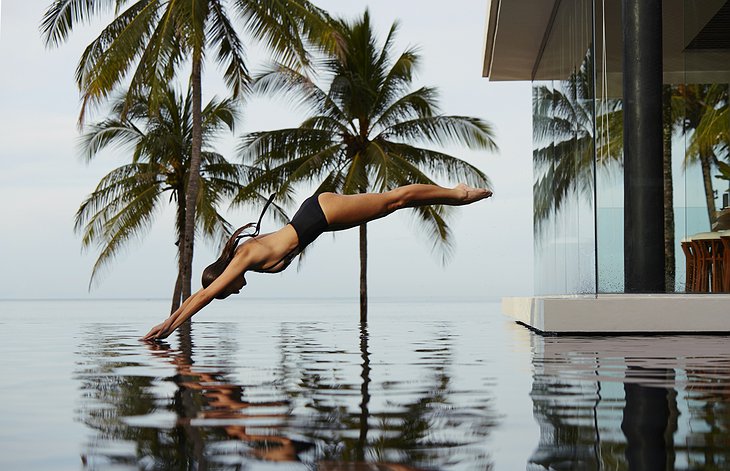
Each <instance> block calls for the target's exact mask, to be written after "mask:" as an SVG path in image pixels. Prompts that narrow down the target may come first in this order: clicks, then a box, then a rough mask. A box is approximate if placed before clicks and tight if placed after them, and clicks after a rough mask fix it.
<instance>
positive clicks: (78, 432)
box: [0, 299, 730, 470]
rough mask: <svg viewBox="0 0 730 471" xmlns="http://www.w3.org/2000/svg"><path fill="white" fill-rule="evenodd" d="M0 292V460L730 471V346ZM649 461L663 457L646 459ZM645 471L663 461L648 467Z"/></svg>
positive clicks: (321, 312)
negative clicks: (162, 325)
mask: <svg viewBox="0 0 730 471" xmlns="http://www.w3.org/2000/svg"><path fill="white" fill-rule="evenodd" d="M166 309H167V306H166V303H165V302H163V301H2V302H0V353H2V354H3V358H4V361H3V362H2V363H1V364H0V373H1V374H2V377H3V378H4V380H3V381H2V383H1V384H0V399H1V400H0V469H3V470H5V469H49V470H57V469H216V470H217V469H220V470H228V469H354V470H359V469H363V470H365V469H368V470H369V469H381V470H388V469H392V470H411V469H494V470H517V469H528V470H543V469H580V470H582V469H596V470H601V469H606V470H608V469H709V470H715V469H717V470H721V469H728V468H730V348H728V346H727V345H728V343H727V340H728V339H727V337H721V336H712V337H691V336H675V337H600V338H596V337H547V338H545V337H540V336H537V335H535V334H533V333H531V332H530V331H528V330H526V329H524V328H523V327H520V326H518V325H516V324H514V323H512V322H510V321H509V320H508V318H506V317H505V316H503V315H502V314H501V312H500V307H499V303H497V302H489V301H469V302H466V301H454V300H434V301H428V302H424V301H417V300H381V301H377V300H376V301H374V302H371V306H370V318H369V322H368V323H367V324H360V323H359V321H358V313H357V303H356V302H351V301H343V300H337V299H330V300H325V299H317V300H273V299H248V300H236V301H230V302H229V301H227V302H226V303H215V304H214V305H211V306H210V307H209V308H208V309H206V312H204V313H201V314H200V315H199V316H196V319H195V322H194V324H193V325H192V327H191V328H190V329H186V330H183V331H181V332H180V333H179V334H178V333H176V334H173V336H171V337H170V338H169V339H168V341H166V342H160V343H145V342H140V341H139V340H138V338H139V337H140V336H141V335H143V334H144V333H145V332H146V331H147V330H148V329H149V328H150V327H151V326H152V325H153V324H156V323H157V322H159V321H160V320H161V317H164V312H165V311H166ZM647 463H648V464H647ZM647 466H648V467H647Z"/></svg>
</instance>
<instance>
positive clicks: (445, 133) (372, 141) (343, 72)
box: [241, 11, 496, 321]
mask: <svg viewBox="0 0 730 471" xmlns="http://www.w3.org/2000/svg"><path fill="white" fill-rule="evenodd" d="M332 25H333V28H334V29H335V31H336V35H337V37H338V38H339V43H338V48H336V50H335V51H334V52H333V53H331V54H330V55H329V57H327V60H326V62H324V64H325V69H324V72H325V75H326V76H328V77H331V80H330V81H329V84H328V90H327V91H325V90H323V89H321V88H320V87H318V86H317V85H316V84H315V83H313V82H312V81H311V80H310V79H309V78H308V77H307V76H305V75H303V74H301V73H299V72H296V71H294V70H291V69H290V68H287V67H284V66H281V65H279V66H277V67H275V68H274V69H273V70H271V71H269V72H267V73H265V74H264V75H262V76H261V77H260V78H259V79H258V80H257V85H256V87H257V88H258V90H260V91H262V92H265V93H270V94H278V95H280V94H282V93H284V94H292V93H294V94H295V95H296V99H297V100H298V101H299V102H300V103H302V104H303V105H305V106H306V107H307V108H309V109H310V110H312V112H313V115H312V116H311V117H310V118H308V119H307V120H306V121H304V122H303V123H302V125H301V126H299V127H298V128H293V129H280V130H276V131H266V132H258V133H252V134H249V135H248V136H247V137H246V138H245V140H244V143H243V151H244V152H243V156H244V159H245V160H247V161H250V162H253V163H254V165H256V166H257V167H262V168H264V169H266V171H265V172H262V175H261V176H260V178H259V179H255V180H254V183H253V185H252V187H254V188H255V189H257V190H258V189H260V188H261V187H268V188H270V189H271V190H274V191H279V192H280V193H281V194H282V195H285V196H286V195H288V194H289V190H290V187H291V186H292V185H296V184H300V183H302V182H304V183H314V184H315V185H318V188H317V190H316V191H317V192H322V191H335V192H338V193H342V194H357V193H363V192H366V191H375V192H380V191H385V190H391V189H393V188H396V187H399V186H403V185H405V184H408V183H433V181H432V178H433V177H443V178H446V179H448V180H455V181H465V182H467V183H469V184H472V185H476V186H488V184H489V182H488V179H487V177H486V175H484V173H483V172H481V171H480V170H478V169H477V168H475V167H474V166H472V165H470V164H468V163H467V162H465V161H463V160H460V159H458V158H456V157H453V156H451V155H448V154H445V153H443V152H438V151H434V150H431V149H427V148H423V147H417V146H416V145H415V144H416V143H418V144H435V145H437V146H443V145H448V144H458V145H461V146H464V147H467V148H471V149H480V150H481V149H489V150H493V149H495V148H496V145H495V143H494V141H493V133H492V129H491V127H490V126H489V125H488V124H487V123H486V122H484V121H483V120H481V119H478V118H471V117H465V116H445V115H442V114H439V110H438V106H437V93H436V90H435V89H433V88H429V87H423V88H420V89H418V90H415V91H411V90H410V88H411V86H412V81H413V73H414V72H415V69H416V67H417V65H418V63H419V56H418V54H417V53H416V51H415V50H414V49H409V50H407V51H405V52H404V53H402V54H401V55H400V56H397V57H396V56H394V55H393V46H394V39H395V33H396V31H397V24H394V25H393V26H392V27H391V29H390V31H389V33H388V36H387V38H386V40H385V43H384V44H383V45H382V47H381V46H380V45H378V43H377V41H376V38H375V33H374V31H373V29H372V25H371V23H370V15H369V14H368V12H367V11H366V12H365V14H364V15H363V16H362V18H360V19H358V20H357V21H355V22H354V23H351V24H350V23H348V22H346V21H344V20H336V21H333V22H332ZM429 174H430V175H429ZM247 196H248V193H244V194H242V195H241V201H245V200H246V198H247ZM414 211H415V212H416V213H417V214H418V216H419V218H420V220H421V222H422V223H423V224H424V225H425V226H426V227H427V231H426V232H425V233H426V234H427V235H428V236H429V237H430V238H431V239H432V240H433V241H434V247H436V246H440V247H441V248H442V249H444V254H445V256H448V254H449V249H450V248H451V239H450V237H449V235H450V233H449V229H448V225H447V224H446V219H445V218H446V215H447V211H448V209H447V208H446V207H443V206H422V207H419V208H416V209H415V210H414ZM438 244H440V245H438ZM366 266H367V232H366V225H365V224H363V225H361V226H360V318H361V320H362V321H364V320H366V316H367V278H366V273H367V270H366Z"/></svg>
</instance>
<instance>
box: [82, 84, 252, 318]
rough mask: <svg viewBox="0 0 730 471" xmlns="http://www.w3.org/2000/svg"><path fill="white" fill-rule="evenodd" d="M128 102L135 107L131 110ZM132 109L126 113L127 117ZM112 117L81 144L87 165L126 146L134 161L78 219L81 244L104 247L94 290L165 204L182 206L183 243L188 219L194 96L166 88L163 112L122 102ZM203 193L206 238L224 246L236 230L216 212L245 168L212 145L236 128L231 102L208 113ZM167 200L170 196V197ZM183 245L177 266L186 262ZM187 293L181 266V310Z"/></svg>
mask: <svg viewBox="0 0 730 471" xmlns="http://www.w3.org/2000/svg"><path fill="white" fill-rule="evenodd" d="M127 103H130V104H129V107H128V108H127V106H128V105H127ZM125 108H126V111H125ZM112 109H113V115H112V116H111V117H109V118H107V119H105V120H103V121H101V122H99V123H95V124H92V125H91V126H90V127H89V130H88V132H86V133H85V134H84V135H83V137H82V149H83V153H84V158H85V159H86V160H87V161H89V160H91V159H93V158H94V157H95V156H96V155H97V154H98V153H99V152H100V151H101V150H103V149H105V148H109V147H114V146H123V147H127V148H129V149H130V151H131V162H130V163H128V164H125V165H122V166H120V167H118V168H116V169H114V170H112V171H111V172H109V173H108V174H107V175H106V176H105V177H104V178H102V180H101V181H100V182H99V184H98V186H97V187H96V190H94V192H93V193H91V194H90V195H89V196H88V197H87V198H86V200H85V201H84V202H83V204H82V205H81V207H80V208H79V210H78V212H77V213H76V226H75V228H76V230H77V231H79V232H82V234H83V239H82V244H83V246H84V247H86V248H88V247H90V246H91V245H98V246H100V247H101V253H100V254H99V257H98V259H97V260H96V263H95V264H94V268H93V270H92V274H91V281H90V284H91V283H92V282H93V281H94V279H95V277H96V276H97V275H98V274H99V271H100V270H101V269H102V268H103V267H105V266H107V265H108V264H109V263H110V262H111V261H112V260H113V259H114V257H115V256H116V255H117V254H118V253H119V250H120V249H121V248H122V247H124V246H125V245H126V244H127V243H128V242H129V241H130V240H131V239H132V238H135V237H140V236H141V235H142V234H144V232H145V231H146V230H147V229H148V228H149V227H150V225H151V224H152V222H153V220H154V216H155V213H156V212H157V210H159V209H160V207H161V206H162V205H163V204H164V202H165V200H169V201H171V202H174V203H175V205H176V219H175V231H176V234H177V239H178V242H179V240H180V239H181V238H182V237H183V228H184V225H185V217H186V214H187V213H188V207H187V200H186V198H185V194H186V192H185V189H186V185H187V182H188V173H189V172H190V158H191V154H192V147H193V146H192V140H193V136H192V128H193V122H192V121H193V119H192V93H191V91H190V89H188V92H187V95H186V96H185V97H182V96H180V95H179V94H178V93H176V92H175V91H174V90H173V89H171V88H168V89H167V90H166V92H165V94H164V95H163V96H162V97H161V102H160V104H159V110H158V112H157V113H156V114H154V115H150V114H149V109H150V108H149V97H147V96H144V97H142V96H139V95H137V96H135V97H133V98H132V99H131V100H130V98H129V97H128V96H122V97H119V98H118V99H117V100H116V101H115V102H114V105H113V108H112ZM201 115H202V123H201V124H202V126H201V129H202V137H203V139H202V140H203V151H202V160H203V163H202V166H201V174H202V178H201V191H200V192H199V194H198V200H197V204H196V209H197V211H196V220H197V226H198V229H199V230H200V231H201V233H202V234H203V235H204V236H206V237H210V238H214V239H221V238H222V237H223V236H224V235H225V234H228V233H230V225H229V224H228V223H227V222H226V220H225V219H224V218H223V216H222V215H221V214H220V213H219V212H218V208H219V206H220V204H221V202H222V201H223V200H224V199H226V198H230V197H232V196H233V195H234V194H235V193H236V192H237V191H238V190H240V189H241V188H242V184H241V183H240V182H241V181H242V179H243V178H244V175H245V173H246V171H245V170H246V169H245V168H244V166H242V165H240V164H231V163H229V162H228V161H226V159H225V158H223V156H221V155H220V154H217V153H215V152H214V151H213V150H212V148H211V144H212V141H213V140H214V138H215V137H216V136H217V135H218V134H219V133H220V132H221V131H222V130H224V129H225V128H228V129H229V130H231V131H233V129H234V126H235V122H236V116H237V112H236V108H235V102H234V100H232V99H227V100H222V101H221V100H216V99H213V100H211V101H210V102H209V103H208V104H207V105H206V107H205V108H204V109H203V110H202V113H201ZM166 194H169V196H168V197H167V198H165V196H166ZM181 252H182V244H179V243H178V261H179V262H180V261H181V260H182V253H181ZM181 291H182V267H181V266H180V263H179V273H178V277H177V282H176V284H175V290H174V296H173V311H174V310H175V309H177V306H178V305H179V300H180V292H181Z"/></svg>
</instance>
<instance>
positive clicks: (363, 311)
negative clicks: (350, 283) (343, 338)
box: [360, 224, 368, 322]
mask: <svg viewBox="0 0 730 471" xmlns="http://www.w3.org/2000/svg"><path fill="white" fill-rule="evenodd" d="M367 321H368V230H367V224H361V225H360V322H367Z"/></svg>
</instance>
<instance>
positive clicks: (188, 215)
mask: <svg viewBox="0 0 730 471" xmlns="http://www.w3.org/2000/svg"><path fill="white" fill-rule="evenodd" d="M201 62H202V51H201V50H200V48H195V50H194V51H193V63H192V69H193V70H192V76H191V78H190V81H191V84H192V95H193V97H192V98H193V102H192V108H193V129H192V150H191V153H190V169H189V172H190V173H189V177H188V186H187V190H186V194H185V209H186V211H185V233H184V235H185V237H183V240H184V243H185V247H184V249H183V255H184V256H183V279H182V297H183V298H185V299H187V298H188V297H189V296H190V293H191V292H192V289H191V278H192V271H193V270H192V269H193V243H194V238H195V203H196V201H197V198H198V184H199V181H200V151H201V146H202V132H201V130H202V123H201V114H202V113H201V95H202V91H201V83H200V76H201Z"/></svg>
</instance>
